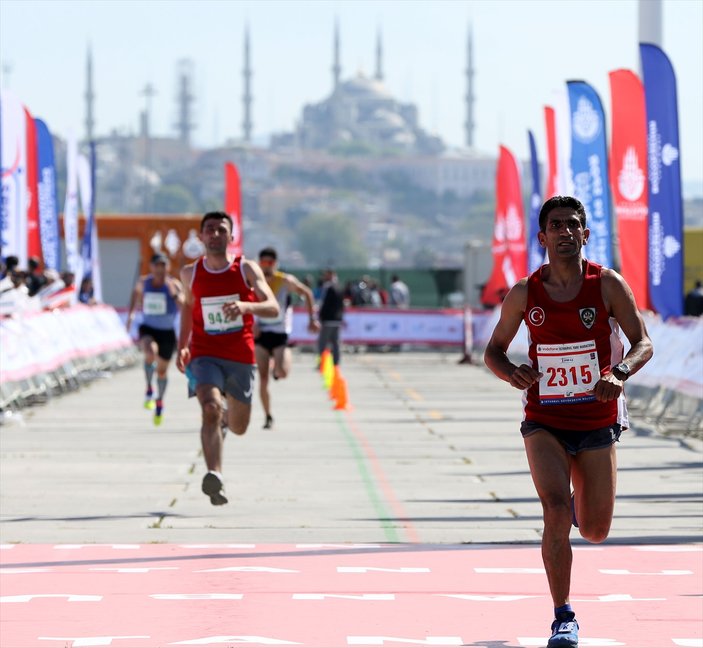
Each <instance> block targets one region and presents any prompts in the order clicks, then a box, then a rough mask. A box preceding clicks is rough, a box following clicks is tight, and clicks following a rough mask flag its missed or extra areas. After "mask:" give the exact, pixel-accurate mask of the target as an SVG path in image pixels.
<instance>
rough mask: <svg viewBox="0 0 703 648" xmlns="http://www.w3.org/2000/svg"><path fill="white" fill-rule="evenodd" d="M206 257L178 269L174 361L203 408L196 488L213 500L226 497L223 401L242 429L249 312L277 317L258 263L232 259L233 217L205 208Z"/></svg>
mask: <svg viewBox="0 0 703 648" xmlns="http://www.w3.org/2000/svg"><path fill="white" fill-rule="evenodd" d="M200 239H201V241H202V242H203V244H204V245H205V256H203V257H201V258H200V259H198V260H197V261H195V262H194V263H191V264H189V265H187V266H184V267H183V269H182V270H181V281H182V283H183V288H184V291H185V304H184V306H183V310H182V312H181V329H180V334H179V337H178V355H177V357H176V366H177V367H178V369H179V370H180V371H182V372H185V373H186V375H187V376H188V379H189V391H190V393H191V395H197V397H198V401H199V402H200V407H201V410H202V427H201V430H200V438H201V442H202V447H203V456H204V458H205V464H206V465H207V469H208V472H207V473H206V475H205V476H204V477H203V483H202V490H203V492H204V493H205V494H206V495H208V496H209V497H210V502H211V503H212V504H214V505H216V506H217V505H221V504H226V503H227V497H226V496H225V493H224V484H223V481H222V443H223V432H222V423H223V411H224V410H223V403H222V395H224V396H225V398H226V401H227V421H226V423H227V426H228V427H229V428H230V429H231V430H232V431H233V432H234V433H235V434H244V433H245V432H246V431H247V427H248V425H249V419H250V416H251V396H252V392H253V390H254V372H255V369H256V357H255V355H254V336H253V332H252V328H253V323H254V316H255V315H259V316H262V317H276V316H277V315H278V310H279V309H278V302H277V301H276V297H275V296H274V294H273V293H272V292H271V289H270V288H269V286H268V284H267V283H266V278H265V277H264V275H263V273H262V272H261V268H259V266H258V265H257V264H256V263H255V262H253V261H249V260H247V259H244V257H241V256H240V257H237V258H232V256H231V255H229V254H228V253H227V245H228V243H229V242H230V241H231V240H232V219H231V218H230V217H229V216H228V215H227V214H225V213H224V212H208V213H207V214H205V216H203V219H202V221H201V223H200Z"/></svg>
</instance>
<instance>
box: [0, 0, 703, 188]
mask: <svg viewBox="0 0 703 648" xmlns="http://www.w3.org/2000/svg"><path fill="white" fill-rule="evenodd" d="M662 4H663V46H664V50H665V51H666V53H667V54H668V56H669V57H670V59H671V61H672V63H673V66H674V69H675V71H676V73H677V80H678V99H679V112H680V132H681V149H682V157H681V161H682V176H683V179H684V181H685V182H686V183H694V184H695V185H696V186H697V187H698V186H699V187H700V194H702V195H703V124H702V123H701V122H703V120H701V119H700V116H701V114H703V63H702V61H703V2H698V1H696V0H664V1H663V3H662ZM335 22H336V23H337V24H338V25H339V50H340V60H339V63H340V68H341V79H343V80H345V79H349V78H351V77H353V76H355V75H356V74H357V73H359V72H363V73H364V74H365V75H366V76H368V77H373V76H374V74H375V73H376V63H377V48H378V45H379V43H378V36H379V34H380V37H381V44H382V49H383V76H384V82H385V84H386V87H387V89H388V91H389V92H390V93H391V94H392V95H393V96H394V97H395V98H397V99H398V100H400V101H403V102H410V103H414V104H416V105H417V106H418V110H419V122H420V124H421V125H422V127H423V128H425V129H427V130H428V131H429V132H430V133H433V134H437V135H439V136H440V137H441V138H442V139H443V140H444V142H445V143H446V144H447V145H448V146H450V147H461V146H463V145H464V142H465V139H466V133H465V122H466V119H467V115H466V100H465V95H466V92H467V87H466V65H467V55H466V51H467V38H468V35H469V30H471V33H472V41H473V45H472V50H473V71H474V77H473V79H474V94H475V97H476V103H475V106H474V111H473V117H472V119H473V122H474V123H475V130H474V142H475V147H476V148H477V149H478V150H479V151H481V152H483V153H488V154H492V155H496V154H497V150H498V146H499V144H504V145H505V146H507V147H508V148H510V149H511V150H513V151H514V152H515V153H516V154H517V155H518V156H520V157H521V158H523V159H524V158H525V157H526V156H527V129H532V130H533V131H534V132H535V135H536V137H537V142H538V150H539V156H540V158H541V160H542V161H544V148H545V143H544V141H545V140H544V117H543V106H544V105H545V104H549V103H550V101H551V98H552V92H553V90H554V89H557V88H559V87H561V86H563V83H564V82H565V81H566V80H567V79H570V78H582V79H584V80H586V81H588V82H589V83H591V84H592V85H593V86H594V87H595V88H596V90H597V91H598V92H599V94H600V96H601V99H602V100H603V103H604V105H605V106H606V111H609V104H610V96H609V86H608V72H609V71H611V70H614V69H617V68H622V67H625V68H630V69H633V70H635V71H638V69H639V61H638V50H637V28H638V3H637V2H636V1H635V0H624V1H621V2H605V1H603V2H589V1H582V0H572V1H571V2H568V3H556V2H545V1H535V2H531V3H525V2H513V1H509V0H502V1H498V2H486V1H483V0H481V1H475V2H459V1H456V2H451V1H446V0H445V1H437V2H424V1H416V2H401V1H381V2H364V1H361V2H325V1H319V2H277V1H275V2H274V1H269V2H266V1H264V2H231V1H227V0H221V1H215V2H213V1H210V0H204V1H202V2H190V1H187V0H182V1H180V2H165V1H156V0H152V1H146V2H136V1H133V0H124V1H122V2H114V1H112V0H105V1H102V2H90V3H88V2H77V1H74V0H70V1H68V0H67V1H58V2H45V1H37V0H24V1H21V2H20V1H18V0H2V2H1V3H0V62H1V64H2V87H3V88H9V89H11V90H12V91H13V92H14V93H15V94H17V96H18V97H19V98H20V99H21V100H22V101H23V102H24V103H25V104H26V105H27V107H28V108H29V109H30V110H31V111H32V112H33V113H34V114H35V116H38V117H41V118H43V119H44V120H46V122H47V123H48V125H49V127H50V128H51V129H52V131H54V132H55V133H57V134H58V135H61V136H63V137H65V136H66V134H67V133H68V131H69V130H70V129H72V130H73V131H74V132H75V133H76V134H77V135H79V136H80V137H82V136H83V134H84V132H85V122H86V118H87V115H86V110H85V93H86V92H87V91H88V89H87V88H86V57H87V52H88V49H89V48H90V49H91V51H92V59H93V61H92V65H93V74H94V83H93V88H92V92H93V93H94V94H95V103H94V114H93V115H92V120H93V123H94V126H93V128H94V133H95V134H96V135H97V136H101V135H107V134H109V133H110V132H111V131H112V130H113V129H116V130H118V131H121V132H124V133H130V132H131V133H134V134H136V133H137V132H138V131H139V128H140V124H139V113H140V112H141V111H142V110H144V109H145V108H146V106H147V103H148V104H149V105H150V113H151V114H150V117H151V120H150V121H151V132H152V134H153V135H154V136H171V137H177V128H176V123H177V121H178V114H177V111H176V93H177V66H178V62H179V61H181V60H183V59H190V60H192V62H193V82H194V86H193V92H194V95H195V100H194V103H193V115H194V120H195V122H196V127H195V130H194V131H193V139H192V141H193V144H194V145H195V146H199V147H211V146H219V145H222V144H223V143H224V142H225V141H226V140H240V139H242V136H243V127H244V124H245V123H246V122H247V119H246V116H245V113H244V102H243V95H244V93H245V88H244V80H243V69H244V65H245V63H244V51H245V48H244V38H245V29H246V27H247V26H248V30H249V46H250V67H251V77H250V79H251V97H250V102H251V113H250V117H249V120H248V121H249V128H250V129H251V136H252V139H253V141H254V142H255V143H256V142H263V141H265V140H266V138H267V137H268V136H270V135H271V134H275V133H280V132H290V131H293V130H294V129H295V127H296V123H297V122H298V121H299V119H300V117H301V114H302V110H303V107H304V106H305V105H306V104H309V103H317V102H319V101H321V100H322V99H324V98H325V97H327V96H329V94H330V92H331V91H332V88H333V82H334V76H333V74H334V72H333V69H332V68H333V38H334V26H335ZM30 25H31V26H32V27H31V30H30V27H29V26H30ZM589 33H590V34H592V41H591V42H592V44H590V45H589V41H588V35H589ZM147 88H150V90H149V92H145V89H147Z"/></svg>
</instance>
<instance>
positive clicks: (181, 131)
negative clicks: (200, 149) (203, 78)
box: [176, 59, 195, 146]
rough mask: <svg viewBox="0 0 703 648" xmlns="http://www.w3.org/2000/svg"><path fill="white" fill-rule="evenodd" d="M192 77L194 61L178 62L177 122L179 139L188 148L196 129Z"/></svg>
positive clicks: (184, 60)
mask: <svg viewBox="0 0 703 648" xmlns="http://www.w3.org/2000/svg"><path fill="white" fill-rule="evenodd" d="M192 76H193V61H191V60H190V59H181V60H180V61H178V94H177V95H176V104H177V110H178V121H177V122H176V128H177V129H178V139H180V140H181V142H182V143H183V144H185V145H186V146H190V134H191V132H192V131H193V129H194V128H195V124H194V123H193V115H192V110H191V104H192V103H193V99H194V96H193V92H192V90H191V87H192V83H193V79H192Z"/></svg>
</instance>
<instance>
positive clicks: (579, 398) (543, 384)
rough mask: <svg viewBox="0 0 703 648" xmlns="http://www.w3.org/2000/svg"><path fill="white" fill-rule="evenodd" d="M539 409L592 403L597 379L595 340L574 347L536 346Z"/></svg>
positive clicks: (569, 345) (576, 344) (598, 371)
mask: <svg viewBox="0 0 703 648" xmlns="http://www.w3.org/2000/svg"><path fill="white" fill-rule="evenodd" d="M537 363H538V367H539V371H540V373H541V374H542V378H540V381H539V402H540V405H570V404H572V403H585V402H588V401H594V400H595V399H596V397H595V396H594V395H593V393H592V389H593V387H594V386H595V384H596V383H597V382H598V380H599V379H600V367H599V364H598V352H597V351H596V343H595V340H588V341H587V342H577V343H575V344H538V345H537Z"/></svg>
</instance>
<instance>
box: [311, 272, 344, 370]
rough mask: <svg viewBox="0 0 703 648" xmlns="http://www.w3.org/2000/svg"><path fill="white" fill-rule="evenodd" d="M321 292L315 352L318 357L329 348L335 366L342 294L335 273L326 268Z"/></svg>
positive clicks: (338, 358)
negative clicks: (318, 328) (318, 330)
mask: <svg viewBox="0 0 703 648" xmlns="http://www.w3.org/2000/svg"><path fill="white" fill-rule="evenodd" d="M322 280H323V284H322V292H321V293H320V307H319V310H318V319H319V320H320V327H321V328H320V335H319V336H318V338H317V352H318V354H319V356H320V357H322V353H323V352H324V351H325V349H327V348H328V347H330V348H331V349H332V360H333V361H334V365H335V366H337V365H338V364H339V363H340V361H341V350H340V345H339V331H340V329H341V328H342V323H343V319H344V293H343V291H342V289H341V288H340V286H339V282H338V280H337V273H336V272H335V271H334V270H332V269H331V268H327V269H326V270H325V272H324V274H323V277H322Z"/></svg>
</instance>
